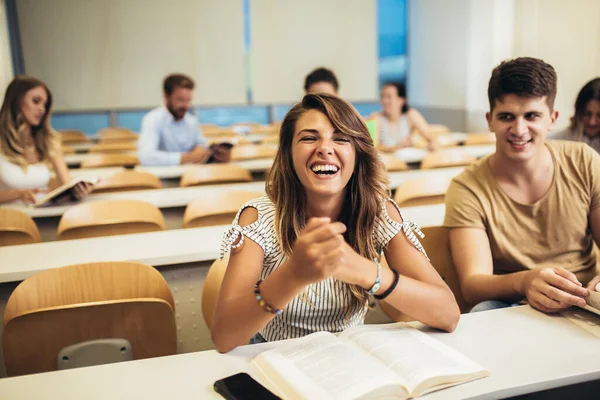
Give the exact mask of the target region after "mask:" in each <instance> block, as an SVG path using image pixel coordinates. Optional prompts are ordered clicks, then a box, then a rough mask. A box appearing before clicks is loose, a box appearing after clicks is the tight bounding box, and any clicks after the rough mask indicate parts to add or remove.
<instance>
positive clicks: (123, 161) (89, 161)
mask: <svg viewBox="0 0 600 400" xmlns="http://www.w3.org/2000/svg"><path fill="white" fill-rule="evenodd" d="M138 164H139V160H138V158H137V156H134V155H131V154H119V153H115V154H90V155H89V156H87V157H86V158H85V159H84V160H83V161H82V162H81V168H102V167H133V166H136V165H138Z"/></svg>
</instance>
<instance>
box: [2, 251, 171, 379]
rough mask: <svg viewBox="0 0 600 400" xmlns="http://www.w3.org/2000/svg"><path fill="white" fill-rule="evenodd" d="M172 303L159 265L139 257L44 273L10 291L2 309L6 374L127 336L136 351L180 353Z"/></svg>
mask: <svg viewBox="0 0 600 400" xmlns="http://www.w3.org/2000/svg"><path fill="white" fill-rule="evenodd" d="M174 309H175V304H174V301H173V296H172V294H171V291H170V290H169V287H168V285H167V282H166V281H165V279H164V278H163V277H162V275H161V274H160V273H159V272H158V271H157V270H155V269H154V268H152V267H150V266H148V265H145V264H140V263H134V262H102V263H90V264H79V265H71V266H66V267H62V268H56V269H51V270H47V271H44V272H40V273H38V274H36V275H34V276H31V277H29V278H27V279H25V280H24V281H23V282H22V283H21V284H20V285H19V286H17V288H16V289H15V290H14V291H13V292H12V294H11V295H10V298H9V299H8V302H7V303H6V309H5V311H4V320H3V326H4V333H3V338H2V339H3V340H2V341H3V343H2V344H3V350H4V361H5V364H6V370H7V373H8V375H10V376H14V375H23V374H31V373H39V372H46V371H53V370H56V369H57V356H58V354H59V352H60V350H61V349H63V348H65V347H67V346H71V345H73V344H77V343H81V342H86V341H89V340H98V339H114V338H124V339H127V340H129V342H130V343H131V344H132V347H133V358H135V359H142V358H149V357H159V356H165V355H171V354H175V353H176V351H177V330H176V325H175V317H174Z"/></svg>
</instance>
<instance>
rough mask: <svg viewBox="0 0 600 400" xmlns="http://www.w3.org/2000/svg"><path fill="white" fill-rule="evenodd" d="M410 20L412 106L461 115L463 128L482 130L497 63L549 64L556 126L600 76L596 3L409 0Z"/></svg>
mask: <svg viewBox="0 0 600 400" xmlns="http://www.w3.org/2000/svg"><path fill="white" fill-rule="evenodd" d="M409 15H410V31H409V38H410V39H409V46H410V47H409V60H410V64H409V77H408V79H409V86H408V95H409V101H410V103H411V104H412V105H414V106H415V107H417V108H419V107H420V108H423V109H428V108H433V109H446V110H453V111H454V112H460V110H462V112H463V113H464V121H465V127H466V130H468V131H480V130H482V129H485V128H486V123H485V119H484V114H485V112H486V111H487V110H488V108H489V105H488V100H487V83H488V80H489V77H490V74H491V71H492V69H493V68H494V67H495V66H496V65H498V64H499V63H500V62H501V61H502V60H505V59H509V58H513V57H518V56H531V57H539V58H542V59H544V60H545V61H547V62H548V63H550V64H551V65H552V66H554V68H555V69H556V71H557V74H558V96H557V100H556V108H557V109H558V110H559V111H560V112H561V114H562V117H561V118H559V123H558V125H559V126H562V125H566V124H568V119H569V117H570V116H571V114H572V112H573V104H574V102H575V97H576V95H577V93H578V92H579V90H580V89H581V87H582V86H583V85H584V84H585V83H586V82H587V81H589V80H590V79H592V78H594V77H597V76H600V1H597V0H570V1H563V0H486V1H481V0H451V1H445V0H412V1H411V2H410V9H409ZM434 122H442V123H443V122H444V121H434Z"/></svg>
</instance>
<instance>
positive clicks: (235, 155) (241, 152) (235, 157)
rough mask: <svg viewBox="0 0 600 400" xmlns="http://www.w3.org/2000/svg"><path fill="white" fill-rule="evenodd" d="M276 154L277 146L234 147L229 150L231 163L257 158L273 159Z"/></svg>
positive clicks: (253, 145)
mask: <svg viewBox="0 0 600 400" xmlns="http://www.w3.org/2000/svg"><path fill="white" fill-rule="evenodd" d="M276 154H277V145H274V144H270V143H269V144H251V145H244V146H235V147H234V148H233V149H232V150H231V160H232V161H242V160H254V159H259V158H274V157H275V155H276Z"/></svg>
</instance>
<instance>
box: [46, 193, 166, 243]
mask: <svg viewBox="0 0 600 400" xmlns="http://www.w3.org/2000/svg"><path fill="white" fill-rule="evenodd" d="M163 230H165V219H164V217H163V215H162V213H161V212H160V210H159V209H158V208H157V207H156V206H154V205H153V204H150V203H147V202H145V201H140V200H97V201H87V202H84V203H81V204H78V205H75V206H73V207H71V208H69V209H68V210H67V211H65V213H64V214H63V215H62V217H61V219H60V221H59V222H58V232H57V239H58V240H70V239H82V238H91V237H98V236H114V235H126V234H128V233H141V232H155V231H163Z"/></svg>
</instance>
